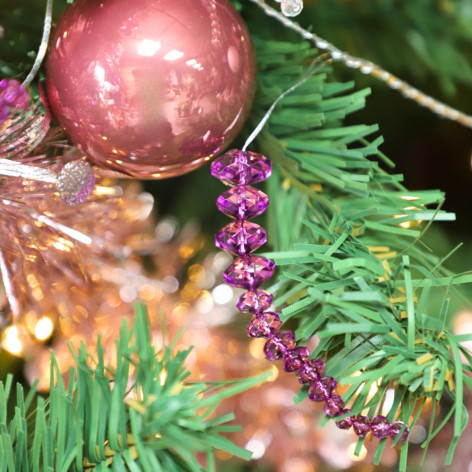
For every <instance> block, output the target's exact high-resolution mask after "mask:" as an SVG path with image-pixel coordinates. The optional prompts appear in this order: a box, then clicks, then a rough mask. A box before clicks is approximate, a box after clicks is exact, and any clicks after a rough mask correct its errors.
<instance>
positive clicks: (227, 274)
mask: <svg viewBox="0 0 472 472" xmlns="http://www.w3.org/2000/svg"><path fill="white" fill-rule="evenodd" d="M274 270H275V264H274V262H272V261H270V260H269V259H266V258H265V257H261V256H254V255H252V256H244V257H238V258H237V259H235V260H234V261H233V262H232V263H231V265H230V266H229V267H228V268H227V269H226V270H225V271H224V272H223V279H224V280H225V282H226V283H227V284H229V285H232V286H233V287H238V288H245V289H248V290H254V289H255V288H257V287H259V285H262V284H263V283H264V282H265V281H267V280H269V279H270V278H271V277H272V274H273V273H274Z"/></svg>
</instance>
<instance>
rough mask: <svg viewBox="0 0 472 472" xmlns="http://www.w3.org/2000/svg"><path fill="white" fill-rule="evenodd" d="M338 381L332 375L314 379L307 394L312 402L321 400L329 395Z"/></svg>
mask: <svg viewBox="0 0 472 472" xmlns="http://www.w3.org/2000/svg"><path fill="white" fill-rule="evenodd" d="M337 384H338V383H337V382H336V380H334V378H333V377H321V378H320V379H318V380H315V381H314V382H313V383H312V384H311V385H310V389H309V390H308V396H309V397H310V399H311V400H313V401H314V402H322V401H323V400H327V399H328V398H330V397H331V395H332V392H333V390H334V389H335V388H336V385H337Z"/></svg>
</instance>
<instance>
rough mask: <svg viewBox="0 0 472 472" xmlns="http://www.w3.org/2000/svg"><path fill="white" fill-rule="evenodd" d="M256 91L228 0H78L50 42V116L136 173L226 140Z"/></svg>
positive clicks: (107, 162) (166, 169) (181, 164)
mask: <svg viewBox="0 0 472 472" xmlns="http://www.w3.org/2000/svg"><path fill="white" fill-rule="evenodd" d="M254 89H255V60H254V51H253V47H252V43H251V39H250V36H249V33H248V31H247V29H246V27H245V25H244V23H243V21H242V19H241V18H240V16H239V14H238V13H237V12H236V10H235V9H234V8H233V6H232V5H231V4H230V2H229V1H228V0H77V1H76V2H75V3H74V4H73V5H72V6H70V7H69V8H68V9H67V10H66V11H65V13H64V15H63V16H62V18H61V19H60V21H59V22H58V24H57V27H56V29H55V32H54V36H53V38H52V40H51V43H50V51H49V56H48V61H47V92H48V100H49V103H50V106H51V109H52V111H53V113H54V115H55V117H56V118H57V120H58V121H59V123H60V124H61V126H62V127H63V128H64V130H65V131H66V133H67V134H68V135H69V137H70V139H71V140H72V141H73V142H74V143H75V144H76V145H77V146H78V147H79V148H80V149H81V150H82V151H83V152H84V153H85V154H86V155H88V156H89V158H90V159H91V160H92V161H93V162H95V163H96V164H98V165H99V166H102V167H106V168H111V169H115V170H118V171H120V172H123V173H126V174H128V175H131V176H135V177H138V178H145V179H159V178H165V177H171V176H173V175H180V174H184V173H186V172H189V171H190V170H192V169H193V168H195V167H197V166H199V165H201V164H202V163H203V162H205V161H206V160H209V159H210V158H211V157H213V155H215V154H216V153H218V152H219V151H221V150H223V149H224V148H225V147H227V146H228V145H229V143H230V142H231V140H232V139H233V138H234V136H235V135H236V134H237V133H238V131H239V130H240V128H241V126H242V124H243V122H244V120H245V118H246V116H247V113H248V111H249V107H250V104H251V99H252V96H253V93H254Z"/></svg>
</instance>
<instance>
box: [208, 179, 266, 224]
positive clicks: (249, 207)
mask: <svg viewBox="0 0 472 472" xmlns="http://www.w3.org/2000/svg"><path fill="white" fill-rule="evenodd" d="M216 206H217V207H218V209H219V210H220V211H221V212H222V213H224V214H225V215H228V216H233V217H234V218H238V219H240V220H244V219H249V218H254V217H255V216H258V215H261V214H262V213H264V211H265V210H266V208H267V207H268V206H269V197H268V196H267V195H266V194H265V193H264V192H261V191H260V190H257V188H254V187H250V186H249V185H247V186H245V185H241V186H239V187H233V188H230V189H229V190H227V191H226V192H224V193H222V194H221V195H220V196H219V197H218V199H217V200H216Z"/></svg>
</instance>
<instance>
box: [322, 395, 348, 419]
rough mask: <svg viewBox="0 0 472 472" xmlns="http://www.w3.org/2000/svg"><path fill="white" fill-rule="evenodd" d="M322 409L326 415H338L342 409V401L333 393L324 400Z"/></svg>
mask: <svg viewBox="0 0 472 472" xmlns="http://www.w3.org/2000/svg"><path fill="white" fill-rule="evenodd" d="M323 409H324V412H325V413H326V414H327V415H328V416H339V415H340V414H341V413H342V412H343V410H344V401H343V399H342V398H341V397H340V396H339V395H333V396H332V397H331V398H328V399H327V400H326V403H325V404H324V407H323Z"/></svg>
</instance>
